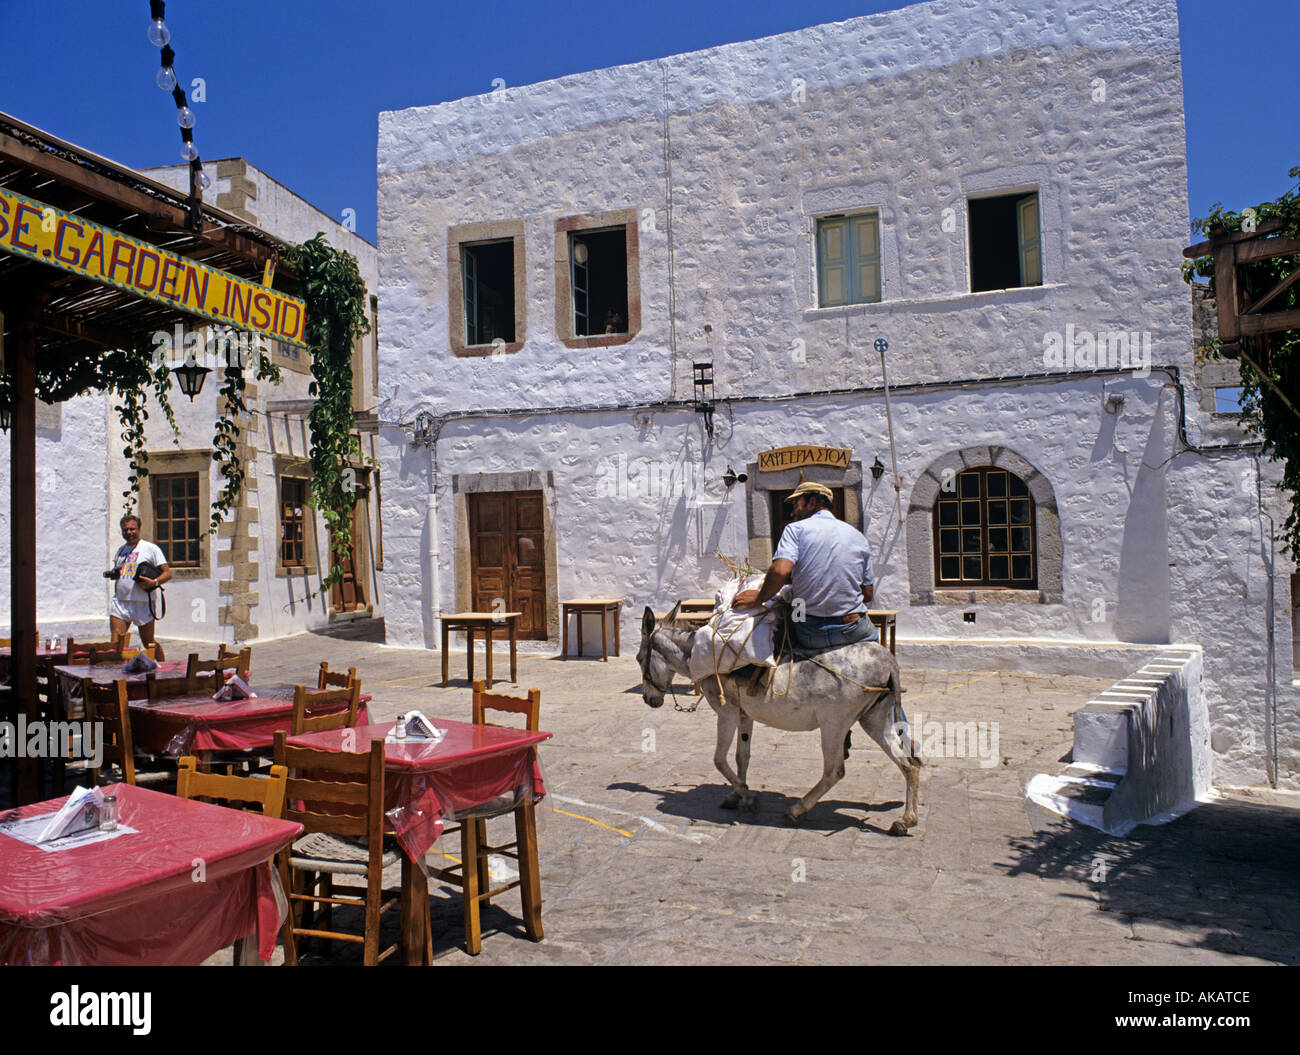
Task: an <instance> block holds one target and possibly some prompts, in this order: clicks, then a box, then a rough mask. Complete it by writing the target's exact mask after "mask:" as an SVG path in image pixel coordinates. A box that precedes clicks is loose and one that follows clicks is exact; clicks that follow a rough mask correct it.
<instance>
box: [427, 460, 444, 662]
mask: <svg viewBox="0 0 1300 1055" xmlns="http://www.w3.org/2000/svg"><path fill="white" fill-rule="evenodd" d="M435 487H436V485H435ZM426 497H427V498H428V509H427V511H426V518H427V519H426V521H425V523H427V524H428V526H429V578H430V597H429V626H430V628H431V630H432V632H433V643H434V647H437V648H440V647H442V646H441V644H440V642H441V641H442V626H441V623H442V575H441V573H440V572H439V570H438V495H437V492H436V491H430V492H429V494H428V495H427V496H426Z"/></svg>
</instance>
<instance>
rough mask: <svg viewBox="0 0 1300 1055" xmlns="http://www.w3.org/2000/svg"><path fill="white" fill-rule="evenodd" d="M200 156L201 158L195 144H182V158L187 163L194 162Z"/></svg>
mask: <svg viewBox="0 0 1300 1055" xmlns="http://www.w3.org/2000/svg"><path fill="white" fill-rule="evenodd" d="M198 156H199V152H198V150H197V149H196V148H195V146H194V144H193V143H182V144H181V157H183V158H184V159H185V160H186V161H193V160H194V159H195V158H196V157H198Z"/></svg>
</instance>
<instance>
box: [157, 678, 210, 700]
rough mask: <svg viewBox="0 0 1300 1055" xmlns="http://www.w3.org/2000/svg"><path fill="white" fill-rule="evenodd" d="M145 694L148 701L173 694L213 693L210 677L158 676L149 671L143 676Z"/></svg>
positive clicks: (168, 697)
mask: <svg viewBox="0 0 1300 1055" xmlns="http://www.w3.org/2000/svg"><path fill="white" fill-rule="evenodd" d="M144 684H145V696H146V698H147V699H148V700H149V702H150V703H157V702H158V701H159V700H166V699H170V698H172V697H174V696H199V695H201V694H203V693H209V694H210V693H214V692H216V690H215V689H214V688H213V687H212V678H211V677H197V678H159V677H158V676H157V675H156V674H155V673H154V672H152V671H150V672H149V673H148V674H146V675H145V676H144Z"/></svg>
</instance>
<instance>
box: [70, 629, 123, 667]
mask: <svg viewBox="0 0 1300 1055" xmlns="http://www.w3.org/2000/svg"><path fill="white" fill-rule="evenodd" d="M126 642H127V635H126V634H118V635H117V637H115V638H113V640H111V641H74V640H73V639H72V638H68V663H69V664H74V663H90V664H92V665H94V664H95V663H121V662H122V659H123V657H122V653H123V652H124V651H126Z"/></svg>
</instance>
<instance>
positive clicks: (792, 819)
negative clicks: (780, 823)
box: [785, 806, 803, 828]
mask: <svg viewBox="0 0 1300 1055" xmlns="http://www.w3.org/2000/svg"><path fill="white" fill-rule="evenodd" d="M785 819H786V821H787V822H788V823H790V824H793V825H794V826H795V827H796V828H797V827H799V822H800V821H802V820H803V814H802V813H796V812H795V809H794V807H793V806H791V807H790V808H789V809H788V810H786V811H785Z"/></svg>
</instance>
